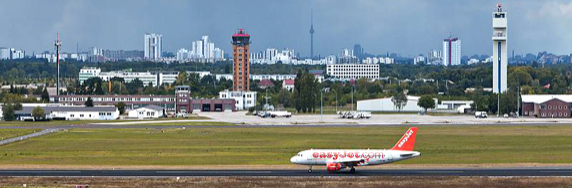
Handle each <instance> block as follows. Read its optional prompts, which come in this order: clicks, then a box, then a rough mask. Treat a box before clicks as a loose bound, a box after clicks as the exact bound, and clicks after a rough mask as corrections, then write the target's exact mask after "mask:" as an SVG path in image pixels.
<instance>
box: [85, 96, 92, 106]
mask: <svg viewBox="0 0 572 188" xmlns="http://www.w3.org/2000/svg"><path fill="white" fill-rule="evenodd" d="M85 106H87V107H93V99H91V97H87V101H85Z"/></svg>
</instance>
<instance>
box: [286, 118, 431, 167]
mask: <svg viewBox="0 0 572 188" xmlns="http://www.w3.org/2000/svg"><path fill="white" fill-rule="evenodd" d="M416 136H417V127H411V128H409V130H407V131H406V132H405V134H404V135H403V137H401V139H400V140H399V141H398V142H397V143H396V144H395V146H393V148H391V149H389V150H376V149H357V150H355V149H353V150H349V149H310V150H304V151H301V152H299V153H298V154H297V155H295V156H294V157H292V158H291V159H290V162H292V163H294V164H301V165H309V166H310V169H309V170H308V172H310V173H311V172H312V166H314V165H326V169H327V170H328V172H337V171H340V170H341V169H345V168H348V167H349V168H351V170H350V172H351V173H354V172H355V168H354V167H356V166H368V165H380V164H386V163H392V162H396V161H401V160H405V159H410V158H413V157H417V156H419V155H421V153H420V152H417V151H413V146H414V144H415V137H416Z"/></svg>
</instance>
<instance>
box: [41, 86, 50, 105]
mask: <svg viewBox="0 0 572 188" xmlns="http://www.w3.org/2000/svg"><path fill="white" fill-rule="evenodd" d="M42 102H43V103H49V102H50V94H49V93H48V89H47V88H44V90H43V91H42Z"/></svg>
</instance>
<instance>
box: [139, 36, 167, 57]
mask: <svg viewBox="0 0 572 188" xmlns="http://www.w3.org/2000/svg"><path fill="white" fill-rule="evenodd" d="M144 48H145V52H144V53H145V59H150V60H157V59H160V58H161V52H162V49H163V35H159V34H155V33H151V34H149V33H147V34H145V47H144Z"/></svg>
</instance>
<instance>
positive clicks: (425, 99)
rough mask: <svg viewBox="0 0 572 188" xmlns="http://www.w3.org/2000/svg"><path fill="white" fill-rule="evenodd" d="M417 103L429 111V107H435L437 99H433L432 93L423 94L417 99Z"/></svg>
mask: <svg viewBox="0 0 572 188" xmlns="http://www.w3.org/2000/svg"><path fill="white" fill-rule="evenodd" d="M417 105H418V106H421V107H422V108H423V109H424V110H425V112H427V109H429V108H435V100H433V97H431V95H423V96H421V98H419V101H417Z"/></svg>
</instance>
